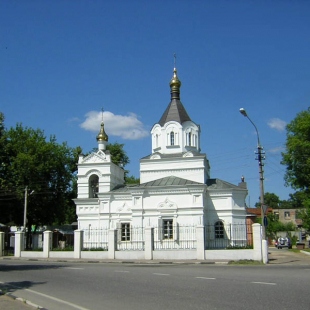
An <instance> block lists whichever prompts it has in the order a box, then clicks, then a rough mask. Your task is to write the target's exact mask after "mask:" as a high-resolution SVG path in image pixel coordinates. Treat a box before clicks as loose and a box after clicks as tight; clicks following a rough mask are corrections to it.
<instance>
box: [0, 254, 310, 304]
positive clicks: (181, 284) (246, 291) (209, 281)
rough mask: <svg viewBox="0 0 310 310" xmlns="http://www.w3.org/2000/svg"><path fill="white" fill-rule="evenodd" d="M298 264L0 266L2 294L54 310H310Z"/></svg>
mask: <svg viewBox="0 0 310 310" xmlns="http://www.w3.org/2000/svg"><path fill="white" fill-rule="evenodd" d="M286 254H289V255H286ZM299 255H300V254H299ZM277 256H278V257H279V258H278V259H279V261H278V264H275V261H276V260H277V259H276V257H277ZM295 256H296V255H295ZM295 256H294V254H292V256H290V253H289V252H288V251H286V250H282V252H279V251H278V250H276V251H274V250H273V249H272V250H271V255H270V257H273V259H274V260H273V261H271V264H268V265H267V266H265V265H258V266H252V265H251V266H245V265H242V266H234V265H206V264H203V265H202V264H189V265H186V264H182V265H181V264H167V265H163V264H158V265H156V264H152V265H150V264H118V263H82V264H81V263H77V262H75V263H70V262H68V263H61V262H45V261H25V260H0V288H2V289H4V290H6V291H10V292H11V293H13V294H14V295H15V296H19V297H22V298H24V299H27V300H31V301H32V302H33V303H35V304H37V305H40V306H42V307H44V308H46V309H49V310H59V309H62V310H72V309H80V310H104V309H107V310H120V309H127V310H133V309H135V310H137V309H145V310H158V309H169V310H174V309H178V310H183V309H184V310H185V309H186V310H188V309H210V310H213V309H220V310H225V309H229V310H233V309H247V310H248V309H251V310H258V309H264V310H265V309H272V310H278V309H279V310H280V309H281V310H285V309H295V310H296V309H297V310H298V309H309V305H310V295H309V279H310V264H309V259H310V258H308V257H307V258H306V259H305V260H302V259H297V258H298V257H297V256H296V257H295ZM307 259H308V260H307ZM282 261H283V262H282ZM272 262H273V263H272Z"/></svg>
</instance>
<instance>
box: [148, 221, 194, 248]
mask: <svg viewBox="0 0 310 310" xmlns="http://www.w3.org/2000/svg"><path fill="white" fill-rule="evenodd" d="M196 248H197V240H196V227H195V226H181V225H174V226H173V227H171V229H170V230H169V229H168V230H167V227H161V226H159V227H154V250H191V249H196Z"/></svg>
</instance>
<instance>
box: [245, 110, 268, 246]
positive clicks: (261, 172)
mask: <svg viewBox="0 0 310 310" xmlns="http://www.w3.org/2000/svg"><path fill="white" fill-rule="evenodd" d="M239 111H240V113H241V114H242V115H243V116H244V117H246V118H247V119H248V120H249V121H250V122H251V123H252V125H253V126H254V128H255V130H256V135H257V158H256V159H257V160H258V170H259V191H260V210H261V218H262V239H263V240H265V239H266V228H265V226H266V225H267V218H266V217H265V213H266V210H265V208H266V207H265V205H264V170H263V166H264V163H263V160H264V159H265V157H264V156H263V153H264V152H263V147H262V146H261V144H260V141H259V134H258V130H257V127H256V126H255V124H254V123H253V122H252V120H251V119H250V118H249V116H248V114H247V113H246V111H245V109H243V108H241V109H240V110H239Z"/></svg>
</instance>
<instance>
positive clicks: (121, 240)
mask: <svg viewBox="0 0 310 310" xmlns="http://www.w3.org/2000/svg"><path fill="white" fill-rule="evenodd" d="M144 245H145V242H144V228H143V227H132V226H131V225H126V224H123V225H122V226H121V227H118V228H117V250H118V251H128V250H131V251H144Z"/></svg>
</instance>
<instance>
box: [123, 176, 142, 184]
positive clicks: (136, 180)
mask: <svg viewBox="0 0 310 310" xmlns="http://www.w3.org/2000/svg"><path fill="white" fill-rule="evenodd" d="M125 183H126V184H139V183H140V179H139V178H136V177H134V176H133V175H131V176H130V177H127V176H126V177H125Z"/></svg>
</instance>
